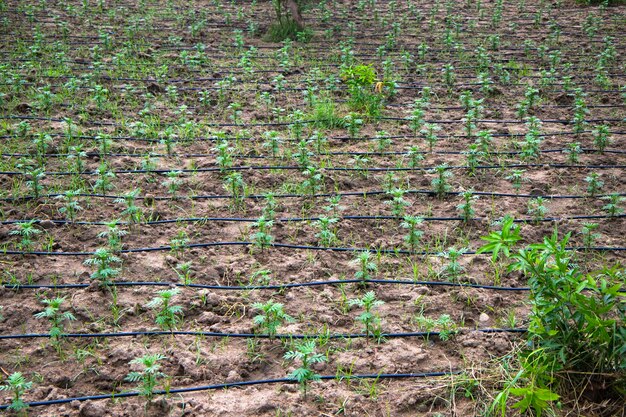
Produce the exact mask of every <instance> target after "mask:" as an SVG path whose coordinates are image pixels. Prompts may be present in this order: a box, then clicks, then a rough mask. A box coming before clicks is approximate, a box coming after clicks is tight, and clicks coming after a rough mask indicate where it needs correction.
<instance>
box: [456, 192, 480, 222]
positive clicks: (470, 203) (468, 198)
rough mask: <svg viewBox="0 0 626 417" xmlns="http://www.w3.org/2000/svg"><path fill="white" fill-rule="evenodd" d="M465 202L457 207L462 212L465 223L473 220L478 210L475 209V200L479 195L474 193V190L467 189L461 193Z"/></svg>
mask: <svg viewBox="0 0 626 417" xmlns="http://www.w3.org/2000/svg"><path fill="white" fill-rule="evenodd" d="M461 197H463V202H462V203H461V204H459V205H458V206H456V209H457V210H458V211H459V212H460V213H461V217H462V218H463V221H464V222H465V223H467V222H469V221H470V220H472V218H473V217H474V215H475V214H476V211H475V210H474V202H475V201H476V200H478V198H479V196H477V195H474V191H473V190H467V191H464V192H462V193H461Z"/></svg>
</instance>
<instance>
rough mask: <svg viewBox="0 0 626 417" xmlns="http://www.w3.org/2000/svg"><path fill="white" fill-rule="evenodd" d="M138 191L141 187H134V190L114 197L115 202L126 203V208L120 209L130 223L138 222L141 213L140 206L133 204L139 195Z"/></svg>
mask: <svg viewBox="0 0 626 417" xmlns="http://www.w3.org/2000/svg"><path fill="white" fill-rule="evenodd" d="M140 192H141V189H139V188H135V189H134V190H132V191H129V192H127V193H126V194H124V195H122V196H121V197H120V198H117V199H115V202H116V203H118V204H125V205H126V208H125V209H124V211H122V215H124V216H126V217H127V218H128V221H130V222H131V223H139V222H140V221H141V217H142V215H143V213H142V211H141V207H138V206H137V205H136V204H135V201H136V200H137V196H139V193H140Z"/></svg>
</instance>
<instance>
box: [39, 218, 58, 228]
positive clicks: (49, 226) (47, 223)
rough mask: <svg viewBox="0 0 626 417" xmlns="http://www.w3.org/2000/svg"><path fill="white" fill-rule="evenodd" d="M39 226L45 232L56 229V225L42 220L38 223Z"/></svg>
mask: <svg viewBox="0 0 626 417" xmlns="http://www.w3.org/2000/svg"><path fill="white" fill-rule="evenodd" d="M39 226H41V227H42V228H44V229H46V230H47V229H52V228H54V227H56V223H55V222H53V221H52V220H42V221H41V222H39Z"/></svg>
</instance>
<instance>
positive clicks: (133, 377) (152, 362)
mask: <svg viewBox="0 0 626 417" xmlns="http://www.w3.org/2000/svg"><path fill="white" fill-rule="evenodd" d="M163 359H165V356H164V355H161V354H160V353H156V354H152V355H145V356H142V357H141V358H136V359H133V360H132V361H130V364H131V365H132V364H137V365H140V366H141V367H142V368H143V369H142V370H141V371H133V372H130V373H129V374H128V375H126V378H124V380H125V381H128V382H139V383H140V385H139V387H138V389H139V394H140V395H142V396H144V397H146V398H147V399H152V397H153V396H154V391H155V390H154V389H155V388H156V386H157V383H158V380H159V379H161V378H164V377H166V376H167V375H166V374H164V373H163V372H161V371H160V369H161V365H160V364H159V363H158V362H159V361H161V360H163Z"/></svg>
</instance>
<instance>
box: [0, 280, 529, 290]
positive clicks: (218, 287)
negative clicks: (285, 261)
mask: <svg viewBox="0 0 626 417" xmlns="http://www.w3.org/2000/svg"><path fill="white" fill-rule="evenodd" d="M362 283H363V280H360V279H342V280H327V281H311V282H296V283H289V284H272V285H208V284H180V283H175V282H154V281H135V282H131V281H114V282H111V283H109V284H108V285H109V286H112V287H172V286H173V287H180V288H193V289H208V290H218V291H222V290H224V291H255V290H284V289H290V288H304V287H320V286H327V285H344V284H362ZM367 283H368V284H380V285H409V286H424V287H456V288H472V289H484V290H491V291H512V292H525V291H530V287H504V286H498V285H481V284H472V283H464V282H449V281H415V280H399V279H394V280H390V279H368V280H367ZM91 285H92V284H49V285H46V284H21V283H13V282H7V283H3V284H1V285H0V286H3V287H4V288H6V289H10V290H22V289H24V290H26V289H34V290H37V289H80V288H88V287H90V286H91Z"/></svg>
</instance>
